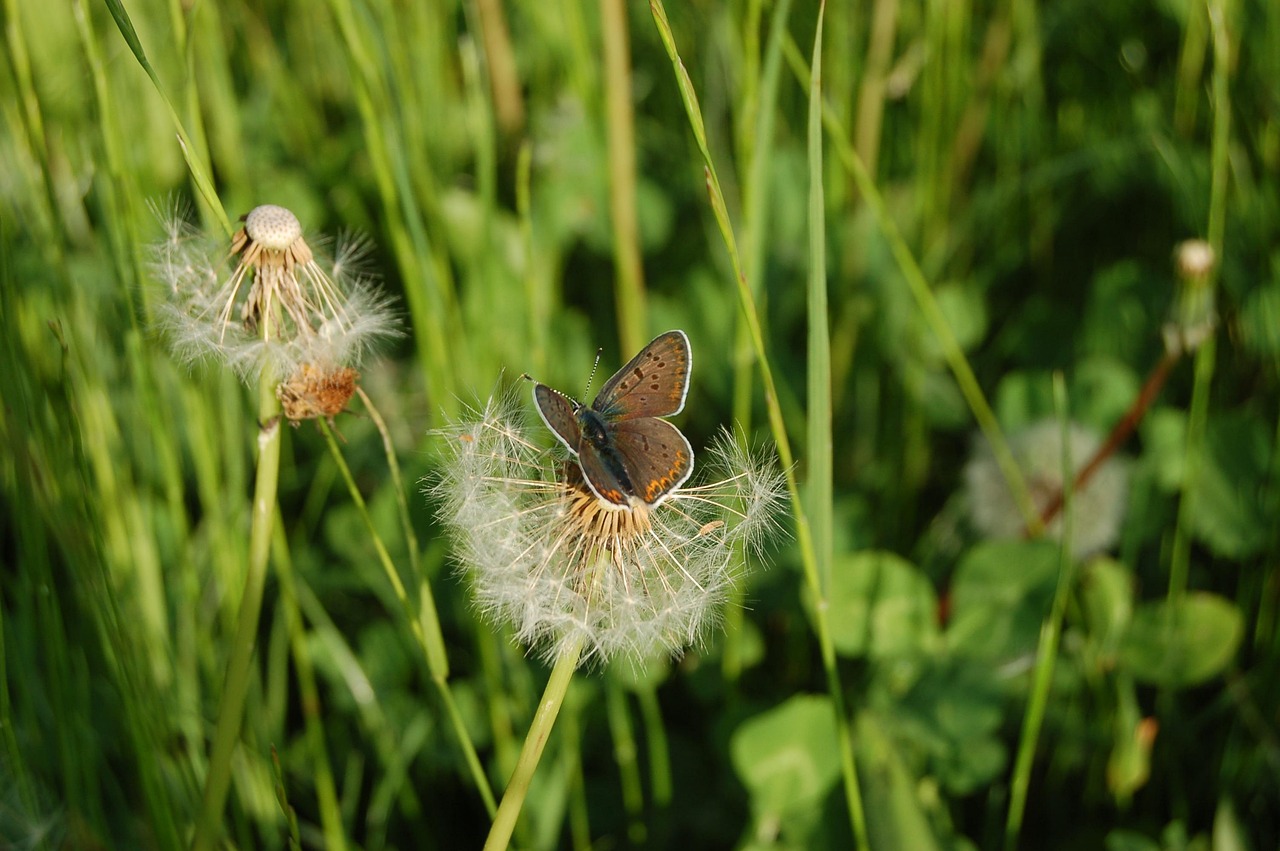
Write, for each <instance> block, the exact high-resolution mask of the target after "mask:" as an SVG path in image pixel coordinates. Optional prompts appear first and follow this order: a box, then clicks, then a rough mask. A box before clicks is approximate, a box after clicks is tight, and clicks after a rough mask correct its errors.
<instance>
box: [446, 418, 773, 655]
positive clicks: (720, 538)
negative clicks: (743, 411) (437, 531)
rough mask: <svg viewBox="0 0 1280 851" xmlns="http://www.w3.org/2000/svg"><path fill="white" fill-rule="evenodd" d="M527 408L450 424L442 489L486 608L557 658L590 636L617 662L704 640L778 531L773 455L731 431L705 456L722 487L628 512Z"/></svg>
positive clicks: (460, 554)
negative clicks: (544, 441)
mask: <svg viewBox="0 0 1280 851" xmlns="http://www.w3.org/2000/svg"><path fill="white" fill-rule="evenodd" d="M514 410H515V405H514V403H513V402H512V400H511V399H510V398H509V397H507V398H502V399H497V400H493V399H491V400H490V401H489V403H488V404H487V405H486V407H485V408H484V410H483V411H479V412H476V416H475V417H474V419H473V420H472V421H470V422H464V423H460V424H458V425H456V426H454V427H453V428H450V429H448V430H446V431H443V432H441V435H442V436H443V437H445V438H446V439H447V447H448V448H447V453H446V454H447V458H446V460H445V463H444V464H443V468H442V470H441V472H440V474H439V476H438V477H437V479H436V480H435V481H434V482H433V483H432V484H431V486H430V491H431V493H432V494H433V495H434V496H435V497H436V498H437V499H438V500H439V502H440V508H439V512H438V516H439V518H440V520H441V522H442V523H443V524H444V525H445V527H446V528H447V529H448V531H449V533H450V535H451V537H452V539H453V541H454V544H455V557H456V559H457V561H458V563H459V566H460V568H461V570H462V572H463V573H464V574H465V575H466V576H467V577H468V579H469V580H470V581H471V584H472V588H473V593H474V596H475V601H476V605H477V606H478V608H479V609H480V611H481V612H482V613H483V614H484V616H485V617H486V618H488V619H490V620H492V621H495V622H501V623H509V624H511V625H512V627H513V628H514V630H515V633H516V636H517V639H518V640H519V641H520V642H521V643H522V644H524V645H526V646H528V647H531V648H535V649H536V650H537V651H538V652H539V653H540V654H541V655H542V656H544V657H545V658H546V659H548V660H553V659H556V658H558V657H560V656H561V655H563V654H564V653H566V652H568V650H569V648H571V647H575V646H577V645H578V644H579V643H581V645H582V648H583V650H582V658H583V659H584V660H585V659H594V660H597V661H600V662H607V661H609V660H611V659H614V658H617V657H627V658H630V659H632V660H640V659H645V658H650V657H652V656H653V655H655V654H659V653H665V654H679V653H680V652H681V651H682V650H683V649H684V648H685V647H687V646H689V645H691V644H696V643H697V642H698V641H700V640H701V639H702V638H703V637H704V636H705V634H706V632H707V630H708V629H709V628H710V627H711V626H713V625H714V624H715V623H717V622H718V619H719V616H720V610H721V604H722V603H723V602H724V600H725V597H726V596H727V592H728V590H729V589H730V587H731V586H732V584H733V583H734V582H735V581H736V580H737V579H738V577H739V576H740V575H741V573H742V571H743V570H744V568H745V559H746V557H747V556H748V555H758V554H759V551H760V547H761V546H762V545H763V544H764V543H765V542H766V541H767V540H768V539H769V538H770V537H771V536H772V535H773V534H774V533H776V532H777V531H778V530H779V527H778V514H779V512H780V510H781V508H782V506H783V505H784V498H785V493H786V490H785V485H784V480H783V477H782V474H781V472H780V471H779V469H778V467H777V464H776V463H775V462H774V460H773V458H772V456H771V455H769V454H768V453H764V452H750V451H748V450H747V449H746V448H744V447H743V446H742V445H741V443H740V442H739V441H737V440H735V439H734V438H733V437H732V436H731V435H729V434H728V433H723V434H722V435H720V437H719V438H718V439H717V440H716V441H715V443H714V445H713V446H712V447H711V448H710V449H709V450H708V451H707V452H706V453H705V455H706V456H707V457H708V458H709V461H708V464H707V466H708V467H709V468H710V469H711V470H712V471H714V472H713V477H715V478H716V479H717V480H716V481H713V482H711V483H708V484H702V485H686V486H683V487H680V488H677V489H676V490H674V491H672V492H671V493H670V494H669V495H668V496H667V498H666V499H664V500H663V501H662V502H661V503H660V504H659V505H656V506H648V505H646V504H644V503H642V502H637V503H635V504H633V506H632V507H631V508H619V507H617V506H615V505H613V504H611V503H607V502H605V501H603V500H601V499H600V498H599V497H597V496H596V495H595V494H594V493H592V491H591V489H590V488H589V487H587V486H586V484H585V483H584V482H583V479H582V473H581V470H580V468H579V467H578V465H577V463H576V462H575V461H573V460H572V459H569V458H566V457H565V455H564V453H563V452H562V451H561V450H560V449H559V448H558V444H557V448H555V449H550V450H549V449H546V448H544V447H543V446H541V445H539V444H538V443H535V442H534V440H532V439H531V438H530V437H529V435H527V434H526V433H525V431H524V430H523V428H522V427H520V426H518V425H516V424H515V423H516V417H515V413H514Z"/></svg>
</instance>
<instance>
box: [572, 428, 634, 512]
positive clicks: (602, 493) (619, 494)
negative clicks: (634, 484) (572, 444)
mask: <svg viewBox="0 0 1280 851" xmlns="http://www.w3.org/2000/svg"><path fill="white" fill-rule="evenodd" d="M618 463H619V461H618V459H617V458H610V457H608V456H606V455H604V454H602V453H601V451H600V450H599V449H597V448H596V447H595V446H594V445H592V443H591V441H589V440H584V441H582V447H581V451H579V452H578V466H579V467H581V468H582V477H583V478H584V479H586V480H587V485H588V487H590V488H591V492H592V493H594V494H595V495H596V496H598V497H600V499H603V500H605V501H606V502H611V503H613V504H614V505H617V506H622V507H626V506H628V505H630V502H631V500H630V498H629V494H630V490H629V489H628V487H627V485H626V483H625V482H624V481H623V477H624V476H625V475H626V473H625V471H622V470H617V469H616V465H617V464H618Z"/></svg>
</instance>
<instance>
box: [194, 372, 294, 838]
mask: <svg viewBox="0 0 1280 851" xmlns="http://www.w3.org/2000/svg"><path fill="white" fill-rule="evenodd" d="M258 412H259V418H260V419H259V426H258V474H257V478H256V481H255V483H254V489H253V525H252V528H251V529H250V532H249V572H248V574H247V575H246V576H245V581H244V593H243V594H242V596H241V597H240V613H239V615H238V616H237V619H236V637H235V643H234V644H233V645H232V646H231V658H230V659H229V660H228V661H227V676H226V681H225V683H224V684H223V689H222V700H221V702H220V703H219V705H218V722H217V727H216V728H215V729H214V733H213V749H212V753H211V755H210V757H209V772H208V774H207V775H206V776H205V784H204V797H203V799H202V801H201V803H200V815H199V818H198V820H197V821H196V832H195V838H194V839H193V840H192V843H191V847H192V849H193V851H209V849H212V848H213V847H214V846H215V844H216V843H217V841H218V838H219V835H220V833H221V829H220V826H221V822H222V809H223V806H224V804H225V803H226V799H227V789H228V787H229V786H230V784H231V757H232V755H233V752H234V751H235V746H236V741H237V740H238V739H239V738H240V722H241V720H242V717H243V715H244V702H245V697H246V696H247V695H248V693H249V682H250V674H251V671H250V666H251V663H252V661H253V646H254V641H255V639H256V637H257V633H258V616H259V614H260V613H261V611H262V589H263V586H264V585H265V584H266V578H267V559H268V556H269V554H270V552H271V527H272V521H273V520H274V519H275V508H276V487H277V485H278V483H279V479H280V417H279V403H278V402H277V401H276V394H275V382H274V381H273V380H272V379H271V378H270V376H269V375H268V374H266V373H264V374H263V377H262V381H261V383H260V386H259V388H258Z"/></svg>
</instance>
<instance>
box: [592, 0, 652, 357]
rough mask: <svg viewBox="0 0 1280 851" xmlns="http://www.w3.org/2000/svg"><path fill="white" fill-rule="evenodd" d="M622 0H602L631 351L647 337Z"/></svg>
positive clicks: (614, 212) (622, 327)
mask: <svg viewBox="0 0 1280 851" xmlns="http://www.w3.org/2000/svg"><path fill="white" fill-rule="evenodd" d="M627 6H628V4H627V2H626V0H600V29H601V34H602V36H603V44H602V45H601V49H602V50H603V52H604V67H605V117H606V122H605V123H606V127H605V129H606V131H607V132H606V137H607V139H608V145H609V147H608V152H609V219H610V222H611V223H612V225H613V262H614V265H615V266H616V269H615V271H614V274H615V276H616V277H615V286H616V288H617V289H616V292H617V303H618V342H619V344H620V345H621V346H622V350H623V351H624V352H634V351H636V350H638V349H639V348H640V347H641V346H643V345H644V342H645V339H646V337H647V334H646V328H647V325H648V323H647V322H646V320H645V293H644V270H643V268H642V267H641V264H640V225H639V222H637V220H636V138H635V137H636V126H635V124H636V122H635V116H634V114H633V112H632V108H631V97H632V94H631V45H630V39H629V37H628V32H627Z"/></svg>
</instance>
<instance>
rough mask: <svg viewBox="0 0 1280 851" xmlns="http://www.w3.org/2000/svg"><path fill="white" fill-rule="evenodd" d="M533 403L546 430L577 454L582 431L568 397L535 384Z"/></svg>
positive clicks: (543, 385)
mask: <svg viewBox="0 0 1280 851" xmlns="http://www.w3.org/2000/svg"><path fill="white" fill-rule="evenodd" d="M533 401H534V404H535V405H537V407H538V416H540V417H542V421H543V422H544V423H546V424H547V428H549V429H551V431H552V432H554V433H555V436H556V437H558V438H560V440H561V442H562V443H564V445H565V446H567V447H569V451H570V452H573V453H575V454H577V452H578V444H580V443H582V430H581V429H580V428H579V427H578V418H577V416H576V415H575V414H574V409H573V402H572V401H570V399H569V397H568V396H565V395H564V394H563V393H561V392H559V391H557V390H552V389H551V388H550V387H548V386H547V385H545V384H535V385H533Z"/></svg>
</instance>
